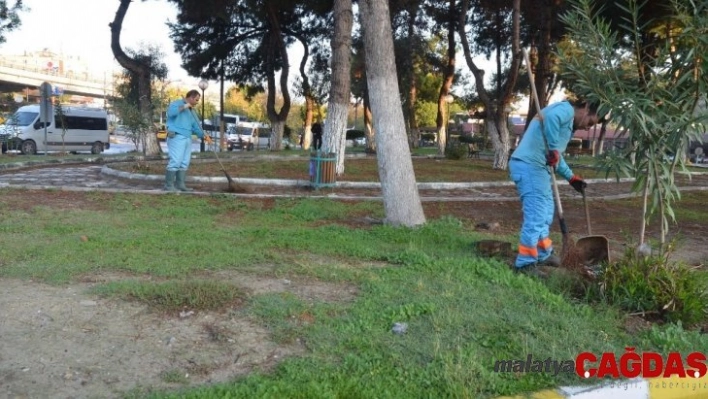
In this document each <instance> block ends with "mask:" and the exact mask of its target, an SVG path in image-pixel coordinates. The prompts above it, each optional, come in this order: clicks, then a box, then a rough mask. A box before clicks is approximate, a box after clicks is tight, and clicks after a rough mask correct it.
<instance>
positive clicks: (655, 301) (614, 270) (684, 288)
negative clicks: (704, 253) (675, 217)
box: [588, 249, 708, 325]
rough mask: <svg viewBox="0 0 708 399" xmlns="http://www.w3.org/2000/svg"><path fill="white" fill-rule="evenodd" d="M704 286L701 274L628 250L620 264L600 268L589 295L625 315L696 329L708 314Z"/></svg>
mask: <svg viewBox="0 0 708 399" xmlns="http://www.w3.org/2000/svg"><path fill="white" fill-rule="evenodd" d="M705 283H706V274H705V272H703V271H699V270H697V269H695V268H690V267H688V266H686V265H685V264H682V263H669V261H668V257H667V256H643V255H641V254H638V253H637V252H636V251H635V250H634V249H629V250H627V252H626V253H625V255H624V257H623V258H622V259H621V260H620V261H618V262H616V263H613V264H607V265H605V266H603V268H602V270H601V271H600V273H599V275H598V278H597V280H596V281H595V283H594V284H592V285H591V286H590V287H589V290H588V295H589V299H590V300H600V301H603V302H605V303H608V304H610V305H615V306H618V307H620V308H621V309H623V310H625V311H627V312H632V313H640V314H643V315H645V316H651V317H652V318H657V319H659V320H662V321H670V322H679V321H680V322H682V323H683V324H684V325H695V324H697V323H700V322H702V321H704V320H705V318H706V311H707V310H708V306H707V305H708V294H707V293H706V291H705Z"/></svg>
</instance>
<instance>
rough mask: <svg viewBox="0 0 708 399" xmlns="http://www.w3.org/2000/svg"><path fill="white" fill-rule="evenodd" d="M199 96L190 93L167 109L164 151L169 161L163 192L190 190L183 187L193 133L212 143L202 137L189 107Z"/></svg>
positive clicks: (196, 101)
mask: <svg viewBox="0 0 708 399" xmlns="http://www.w3.org/2000/svg"><path fill="white" fill-rule="evenodd" d="M200 99H201V95H200V94H199V92H198V91H196V90H190V91H188V92H187V95H185V97H184V98H183V99H179V100H175V101H172V102H171V103H170V105H169V106H168V107H167V151H168V152H169V157H170V159H169V161H168V162H167V171H166V172H165V190H166V191H176V190H180V191H192V190H191V189H189V188H187V187H186V186H185V185H184V181H185V179H186V176H187V169H188V168H189V161H190V159H191V158H192V134H196V135H197V137H198V138H200V139H201V138H204V141H206V142H207V144H211V142H212V140H211V137H209V136H208V135H205V134H204V131H203V130H202V128H201V126H199V122H198V120H197V118H196V116H194V111H193V110H192V108H194V106H195V105H196V104H197V103H198V102H199V100H200Z"/></svg>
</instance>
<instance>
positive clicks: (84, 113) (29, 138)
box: [0, 104, 111, 155]
mask: <svg viewBox="0 0 708 399" xmlns="http://www.w3.org/2000/svg"><path fill="white" fill-rule="evenodd" d="M61 109H62V115H58V114H57V113H55V112H52V113H53V114H54V119H53V120H52V121H51V122H50V123H49V125H47V136H46V137H47V143H46V144H47V145H45V143H44V137H45V136H44V123H42V122H40V118H39V112H40V107H39V104H37V105H26V106H24V107H20V108H19V109H18V110H17V112H15V114H14V115H13V116H11V117H10V118H8V119H7V120H6V121H5V124H4V125H1V126H0V140H1V141H2V151H3V152H5V151H7V150H8V149H10V150H13V149H17V150H20V151H21V152H22V153H23V154H27V155H33V154H36V153H37V152H47V151H70V152H77V151H91V153H92V154H100V153H101V152H103V150H107V149H108V148H110V146H111V143H110V134H109V132H108V113H107V112H106V111H105V110H104V109H101V108H89V107H77V106H70V105H67V106H62V108H61ZM54 110H56V107H55V108H54Z"/></svg>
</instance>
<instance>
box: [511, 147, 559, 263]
mask: <svg viewBox="0 0 708 399" xmlns="http://www.w3.org/2000/svg"><path fill="white" fill-rule="evenodd" d="M509 176H510V177H511V180H513V181H514V184H516V190H517V192H518V193H519V198H520V199H521V209H522V212H523V214H524V221H523V223H522V225H521V234H520V237H519V250H518V254H517V255H516V261H515V266H516V267H526V266H529V265H532V264H534V263H537V262H543V261H545V260H546V259H547V258H548V257H549V256H551V254H552V253H553V242H552V241H551V239H550V238H549V230H550V227H551V223H552V222H553V215H554V212H555V206H554V203H553V191H552V190H551V185H552V183H551V174H550V171H549V170H548V168H547V167H540V166H538V165H533V164H529V163H526V162H522V161H519V160H515V159H513V158H512V159H511V161H510V162H509Z"/></svg>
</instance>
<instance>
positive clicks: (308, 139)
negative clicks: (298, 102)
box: [296, 36, 315, 150]
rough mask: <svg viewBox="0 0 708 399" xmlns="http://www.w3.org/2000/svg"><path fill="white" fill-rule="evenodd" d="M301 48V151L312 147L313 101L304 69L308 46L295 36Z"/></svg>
mask: <svg viewBox="0 0 708 399" xmlns="http://www.w3.org/2000/svg"><path fill="white" fill-rule="evenodd" d="M296 37H297V39H298V40H299V41H300V44H302V47H303V56H302V60H301V61H300V76H301V77H302V94H303V97H305V126H304V129H303V132H302V149H303V150H309V149H310V145H312V119H313V118H312V116H313V109H314V106H315V105H314V104H315V99H314V98H313V97H312V86H310V79H309V78H308V77H307V72H306V71H305V67H306V66H307V60H308V59H309V58H310V45H309V44H308V42H307V40H305V38H303V37H300V36H296Z"/></svg>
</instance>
